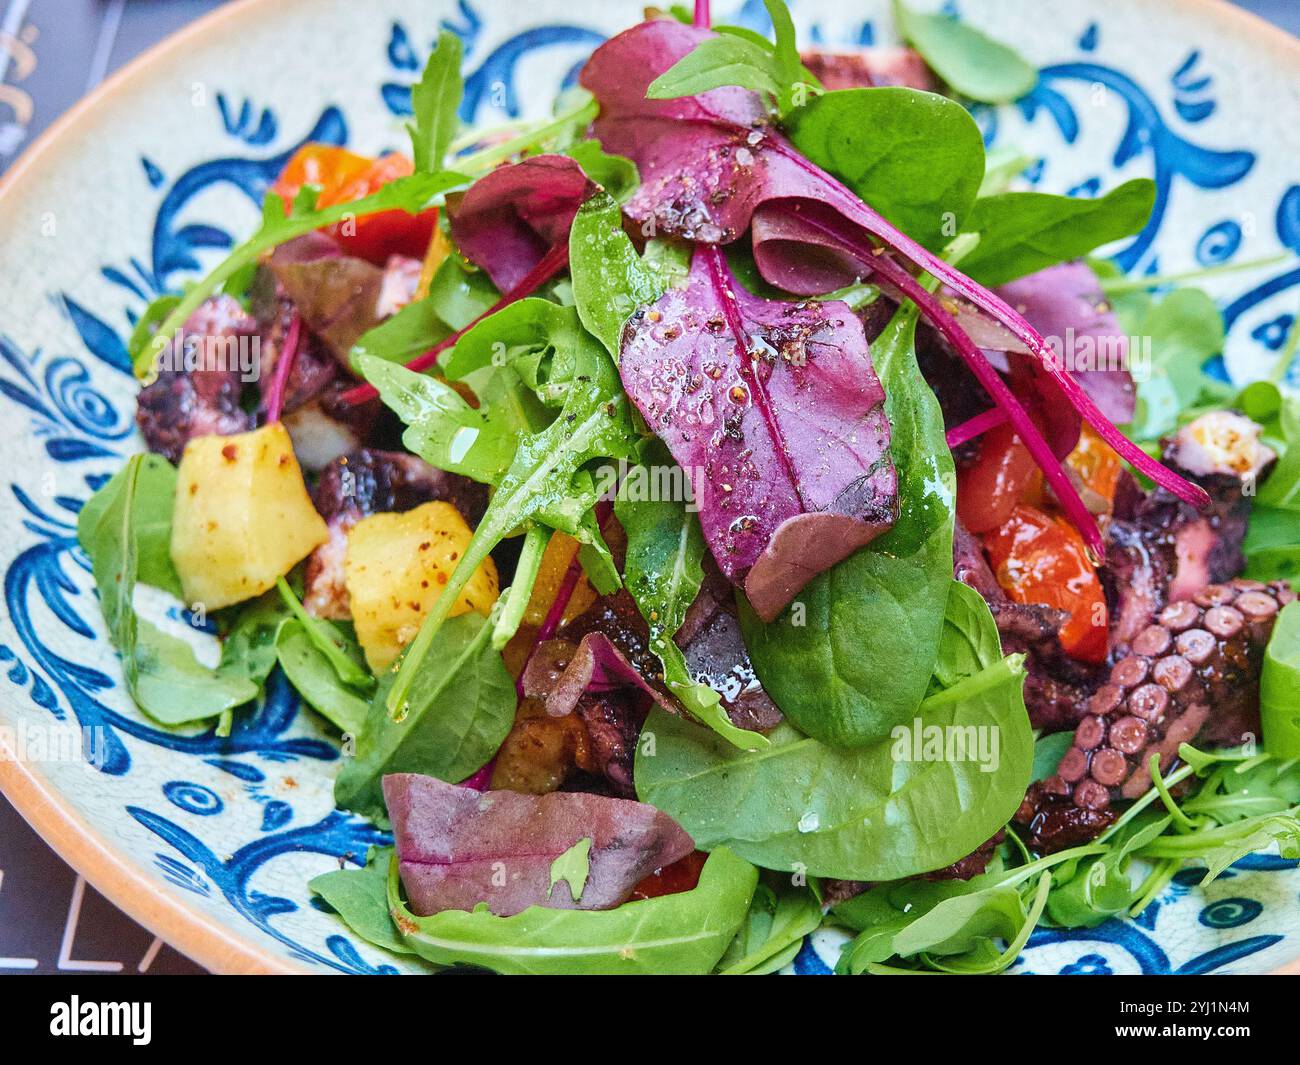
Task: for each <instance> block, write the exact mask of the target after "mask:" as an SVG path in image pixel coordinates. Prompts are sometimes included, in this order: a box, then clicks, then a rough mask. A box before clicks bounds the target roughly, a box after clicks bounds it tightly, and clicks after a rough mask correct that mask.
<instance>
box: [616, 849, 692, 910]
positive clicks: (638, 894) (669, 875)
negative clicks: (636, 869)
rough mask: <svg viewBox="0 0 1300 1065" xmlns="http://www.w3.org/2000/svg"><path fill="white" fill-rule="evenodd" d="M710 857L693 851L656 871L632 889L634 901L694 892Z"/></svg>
mask: <svg viewBox="0 0 1300 1065" xmlns="http://www.w3.org/2000/svg"><path fill="white" fill-rule="evenodd" d="M708 857H709V856H708V855H707V854H705V853H704V852H703V851H692V852H691V853H690V854H688V855H687V856H686V857H685V858H679V859H678V860H677V861H675V862H673V864H672V865H665V866H664V867H663V868H662V869H656V870H655V871H654V872H653V873H651V874H650V875H649V876H648V877H646V878H645V879H644V880H642V881H641V882H640V883H639V884H637V886H636V887H634V888H633V889H632V901H637V900H639V899H654V898H658V897H659V896H660V895H676V894H679V893H680V892H683V891H693V890H694V889H695V888H696V886H697V885H698V884H699V882H700V871H701V870H702V869H703V868H704V862H705V860H706V859H707V858H708Z"/></svg>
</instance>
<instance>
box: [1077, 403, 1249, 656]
mask: <svg viewBox="0 0 1300 1065" xmlns="http://www.w3.org/2000/svg"><path fill="white" fill-rule="evenodd" d="M1258 437H1259V427H1258V426H1257V425H1255V424H1254V423H1253V422H1251V421H1250V420H1249V419H1246V418H1242V417H1241V416H1240V415H1235V414H1230V413H1228V412H1222V411H1216V412H1213V413H1211V414H1205V415H1202V416H1201V417H1200V418H1197V419H1196V420H1195V421H1193V422H1191V423H1189V424H1188V425H1185V426H1184V427H1183V428H1182V429H1180V430H1179V431H1178V434H1177V436H1175V437H1174V438H1172V439H1170V440H1166V441H1164V448H1163V460H1164V461H1165V462H1166V463H1167V464H1168V465H1169V466H1170V468H1171V469H1174V470H1177V471H1179V472H1180V473H1183V474H1185V475H1186V476H1188V477H1190V478H1191V479H1193V480H1195V481H1196V483H1197V484H1199V485H1200V486H1201V487H1202V488H1204V489H1205V490H1206V492H1208V493H1209V495H1210V500H1211V505H1210V507H1209V508H1208V509H1207V510H1206V511H1204V512H1198V511H1197V510H1195V509H1194V508H1192V507H1189V506H1188V505H1187V504H1186V503H1184V502H1182V501H1181V500H1179V499H1177V498H1176V497H1174V496H1173V495H1171V494H1170V493H1169V492H1166V491H1165V490H1163V489H1160V488H1157V489H1156V490H1155V491H1154V492H1152V493H1150V494H1149V495H1146V496H1136V497H1135V498H1134V499H1133V500H1132V501H1131V502H1130V503H1128V504H1127V505H1126V506H1124V507H1120V506H1119V505H1118V502H1117V506H1116V520H1115V521H1114V522H1113V523H1112V524H1111V527H1110V529H1109V534H1110V543H1109V546H1108V549H1107V554H1106V567H1105V569H1104V570H1103V571H1102V576H1103V579H1104V580H1105V582H1106V584H1107V586H1108V596H1107V598H1108V600H1109V605H1110V607H1111V615H1110V616H1111V618H1112V625H1111V648H1112V650H1113V651H1114V652H1115V653H1116V654H1117V655H1121V656H1122V655H1123V653H1124V652H1125V651H1126V650H1127V648H1128V647H1129V645H1130V644H1131V643H1132V641H1133V640H1134V639H1135V638H1136V637H1137V635H1138V634H1139V633H1140V632H1142V631H1143V630H1144V629H1146V628H1147V627H1148V626H1149V625H1150V624H1151V622H1152V620H1153V619H1154V618H1155V616H1156V615H1157V614H1158V613H1159V612H1160V611H1161V610H1162V609H1163V608H1164V607H1165V606H1166V605H1167V604H1169V603H1177V602H1181V601H1183V600H1187V599H1191V598H1192V597H1193V596H1195V595H1196V593H1197V592H1199V591H1200V590H1201V589H1202V588H1204V587H1205V586H1206V585H1209V584H1221V583H1223V582H1224V581H1227V580H1231V579H1232V578H1233V577H1234V576H1236V575H1237V574H1238V573H1240V572H1241V571H1242V569H1243V568H1244V565H1245V559H1244V558H1243V556H1242V551H1241V545H1242V542H1243V541H1244V540H1245V538H1246V523H1247V521H1248V520H1249V518H1250V496H1249V495H1248V494H1247V491H1246V487H1247V485H1248V484H1249V483H1251V482H1253V479H1254V478H1255V477H1257V476H1258V475H1259V473H1260V472H1261V471H1262V470H1263V469H1264V468H1265V467H1266V466H1267V465H1268V464H1269V462H1271V461H1272V453H1271V452H1269V451H1268V449H1267V448H1264V447H1263V445H1261V444H1260V443H1259V439H1258Z"/></svg>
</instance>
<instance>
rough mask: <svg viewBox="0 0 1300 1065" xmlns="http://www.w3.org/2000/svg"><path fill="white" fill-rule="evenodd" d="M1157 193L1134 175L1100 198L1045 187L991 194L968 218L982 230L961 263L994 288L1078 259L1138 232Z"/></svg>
mask: <svg viewBox="0 0 1300 1065" xmlns="http://www.w3.org/2000/svg"><path fill="white" fill-rule="evenodd" d="M1155 195H1156V186H1155V182H1153V181H1151V180H1150V179H1149V178H1134V179H1133V180H1132V181H1126V182H1124V184H1122V185H1120V186H1119V187H1118V188H1115V189H1112V190H1111V191H1110V192H1108V193H1107V194H1106V195H1104V196H1098V197H1096V198H1095V199H1076V198H1073V197H1070V196H1053V195H1050V194H1048V193H1045V192H1004V193H1001V194H1000V195H997V196H986V197H984V198H983V199H979V200H976V201H975V205H974V207H972V208H971V211H970V214H969V216H968V217H967V219H966V223H965V226H964V228H965V229H966V230H969V231H970V232H973V233H978V234H979V235H980V242H979V244H978V245H977V246H976V247H975V249H974V250H973V251H972V252H970V254H969V255H967V256H966V257H965V258H964V259H963V260H962V265H961V268H962V270H963V272H964V273H965V274H966V275H967V276H968V277H971V278H974V279H975V280H976V281H978V282H980V283H981V284H983V285H988V286H990V287H993V286H996V285H1005V284H1006V283H1007V282H1008V281H1014V280H1015V279H1016V278H1018V277H1024V276H1025V275H1027V274H1033V273H1037V272H1038V271H1039V270H1043V269H1046V268H1047V267H1049V266H1054V265H1055V264H1057V263H1063V262H1068V261H1070V260H1071V259H1078V258H1080V257H1082V256H1084V255H1087V254H1088V253H1090V252H1092V251H1093V250H1094V249H1096V248H1099V247H1101V246H1102V245H1103V244H1109V243H1110V242H1111V241H1113V240H1119V239H1121V238H1122V237H1128V236H1132V235H1133V234H1134V233H1137V232H1139V231H1140V230H1141V229H1142V227H1143V226H1145V225H1146V224H1147V220H1148V219H1149V218H1150V217H1151V208H1152V206H1153V205H1154V203H1155Z"/></svg>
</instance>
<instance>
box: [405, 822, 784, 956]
mask: <svg viewBox="0 0 1300 1065" xmlns="http://www.w3.org/2000/svg"><path fill="white" fill-rule="evenodd" d="M757 882H758V870H757V869H755V868H754V867H753V866H752V865H750V864H749V863H748V862H745V861H743V860H741V859H740V858H737V857H736V856H735V855H734V854H732V853H731V852H729V851H728V850H726V849H725V848H721V849H719V850H717V851H714V853H713V854H711V855H709V859H708V861H707V862H705V863H704V869H703V871H702V872H701V873H700V882H699V884H698V885H697V886H696V887H695V888H693V889H692V890H690V891H683V892H680V893H678V894H675V895H660V896H658V897H656V898H650V899H641V900H639V901H636V902H625V903H624V904H623V905H622V906H619V907H617V908H616V909H613V910H553V909H546V908H543V907H541V906H531V907H529V908H528V909H526V910H524V911H523V913H519V914H516V915H515V916H513V917H497V916H496V915H495V914H493V913H491V912H489V911H488V909H487V907H486V905H484V906H481V907H479V908H478V909H476V910H474V911H473V912H472V913H467V912H465V911H464V910H445V911H443V912H442V913H437V914H434V915H433V916H432V917H416V916H414V915H413V914H412V913H410V911H409V910H407V908H406V906H405V904H404V903H403V902H402V898H401V893H400V888H401V885H400V880H399V877H398V872H397V863H396V862H394V863H393V864H392V866H391V869H390V872H389V878H388V907H389V911H390V912H391V913H392V914H393V918H394V920H395V921H396V924H397V928H398V932H399V934H400V935H401V936H402V938H403V940H404V941H405V942H406V945H407V946H408V947H410V948H411V949H412V950H414V951H415V952H416V953H417V954H419V955H420V956H421V957H422V958H424V959H426V960H427V961H431V962H433V963H435V964H437V965H456V964H468V965H480V966H483V967H485V968H488V969H492V970H495V971H496V972H499V973H505V974H517V975H530V974H531V975H539V976H540V975H561V974H563V975H575V974H576V975H588V976H604V975H618V974H640V975H670V974H677V975H697V976H703V975H705V974H707V973H709V972H711V971H712V970H713V967H714V966H715V965H716V964H717V962H718V959H719V958H721V957H722V954H723V952H724V951H725V950H726V949H727V945H728V944H729V943H730V942H731V941H732V939H734V938H735V935H736V931H737V929H739V928H740V925H741V923H742V922H743V921H744V919H745V915H746V914H747V912H748V910H749V903H750V899H751V898H752V897H753V894H754V887H755V885H756V883H757Z"/></svg>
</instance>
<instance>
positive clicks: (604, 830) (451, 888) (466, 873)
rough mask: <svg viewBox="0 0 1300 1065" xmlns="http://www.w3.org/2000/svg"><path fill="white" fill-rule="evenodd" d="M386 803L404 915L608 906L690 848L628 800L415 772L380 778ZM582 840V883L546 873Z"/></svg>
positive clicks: (672, 825)
mask: <svg viewBox="0 0 1300 1065" xmlns="http://www.w3.org/2000/svg"><path fill="white" fill-rule="evenodd" d="M384 799H385V801H386V802H387V804H388V816H389V818H390V820H391V821H392V824H393V835H394V838H395V839H396V842H397V856H398V858H399V860H400V862H401V874H402V883H403V884H404V885H405V887H406V894H407V898H408V899H409V900H410V907H411V912H412V913H415V914H417V915H418V916H421V917H427V916H428V915H430V914H433V913H441V912H442V911H443V910H473V909H474V908H475V907H476V906H477V905H478V904H479V903H486V904H487V906H488V909H490V910H491V911H492V912H493V913H495V914H496V915H497V916H498V917H510V916H512V915H514V914H516V913H520V912H522V911H523V910H526V909H528V907H530V906H544V907H548V908H550V909H563V910H572V909H583V910H608V909H613V908H614V907H615V906H618V905H620V904H621V903H623V902H625V901H626V900H627V898H628V896H630V895H631V894H632V889H633V888H635V887H636V885H637V884H638V883H640V881H641V880H643V879H644V878H645V877H646V876H648V875H649V874H650V873H653V872H654V871H655V870H656V869H661V868H663V867H664V866H666V865H671V864H672V863H673V862H675V861H677V860H678V859H680V858H684V857H686V855H688V854H690V853H691V852H692V851H693V850H694V849H695V844H694V842H693V841H692V840H691V837H690V836H688V835H687V834H686V833H685V832H684V831H682V829H681V828H680V827H679V826H678V824H677V822H676V821H674V820H673V819H672V818H671V817H669V816H668V815H667V814H664V813H660V811H658V810H656V809H655V808H654V807H653V806H647V805H645V804H644V803H639V802H634V801H632V800H630V799H611V798H609V797H607V796H604V795H589V794H586V793H583V792H552V793H551V794H549V795H523V794H519V793H516V792H512V791H485V792H479V791H475V790H474V789H472V788H466V787H462V786H460V785H457V784H448V783H446V782H444V781H441V780H438V779H437V778H435V777H425V776H419V775H417V774H413V773H397V774H393V775H391V776H387V777H385V778H384ZM583 840H590V841H591V842H590V849H589V850H588V852H587V859H588V866H587V877H586V881H585V883H583V884H582V885H581V886H578V887H576V888H575V887H574V885H573V883H572V882H571V881H568V880H566V879H564V878H562V877H561V878H558V879H557V878H556V877H555V876H553V872H552V870H553V867H554V866H555V863H556V862H557V861H558V860H559V859H560V858H561V857H562V856H564V855H566V854H567V853H568V852H569V851H571V850H573V849H574V847H575V846H576V845H578V844H579V843H581V842H582V841H583ZM575 895H576V896H580V898H576V899H575Z"/></svg>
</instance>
